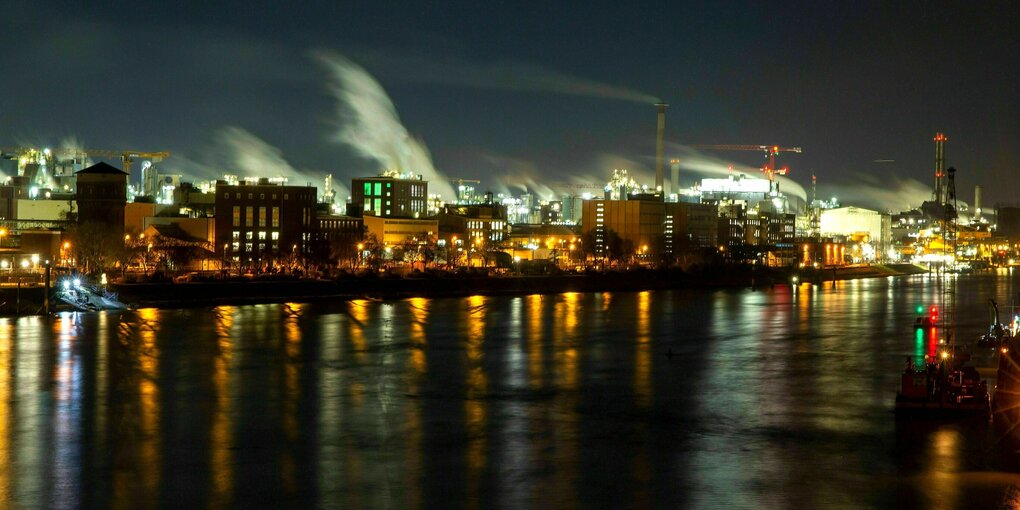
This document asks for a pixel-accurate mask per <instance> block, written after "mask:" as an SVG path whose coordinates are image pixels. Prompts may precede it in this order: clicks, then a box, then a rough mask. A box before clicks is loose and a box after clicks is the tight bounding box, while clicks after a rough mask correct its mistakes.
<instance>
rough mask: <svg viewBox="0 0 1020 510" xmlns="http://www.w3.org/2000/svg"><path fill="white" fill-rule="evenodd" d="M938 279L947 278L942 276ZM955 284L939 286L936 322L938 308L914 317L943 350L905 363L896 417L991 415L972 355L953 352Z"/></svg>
mask: <svg viewBox="0 0 1020 510" xmlns="http://www.w3.org/2000/svg"><path fill="white" fill-rule="evenodd" d="M955 173H956V170H955V169H954V168H949V169H948V170H947V174H948V176H947V177H948V184H947V192H946V196H947V202H946V203H945V204H943V205H944V210H945V218H944V221H943V222H942V226H943V228H942V234H943V237H942V242H943V245H944V246H946V248H947V254H952V253H955V251H956V246H955V242H953V244H952V246H950V243H949V242H947V241H955V240H956V192H955V189H956V185H955ZM950 201H951V202H950ZM941 274H942V275H945V271H943V272H942V273H941ZM954 282H955V278H954V279H948V280H945V279H943V280H941V281H940V282H939V288H940V289H941V291H940V292H941V294H942V297H941V304H942V305H945V311H946V314H944V315H941V316H940V314H939V307H937V306H932V307H930V308H929V309H928V314H927V315H926V316H924V317H923V318H922V317H918V319H917V320H916V321H915V323H914V324H915V327H918V328H922V327H927V328H935V329H932V331H933V332H937V331H940V330H941V331H942V332H943V334H945V335H946V336H945V338H943V339H942V340H941V341H940V345H941V348H940V349H939V350H938V352H937V354H936V355H935V356H933V357H929V356H925V359H924V362H923V363H922V364H921V365H920V366H917V365H915V363H914V358H912V357H909V356H908V357H907V366H906V367H905V369H904V370H903V373H902V374H901V376H900V389H899V391H897V392H896V408H895V411H896V414H897V415H920V416H923V417H933V418H956V417H966V416H989V415H990V414H991V408H992V406H991V395H990V393H989V391H988V383H987V382H986V381H983V380H981V375H980V374H979V373H978V371H977V369H976V368H975V367H973V366H969V365H967V362H968V361H970V354H968V353H966V352H961V350H958V349H957V345H956V341H955V335H954V332H955V330H956V317H955V315H956V288H955V286H954V285H953V283H954ZM923 312H924V309H923V308H921V307H919V308H918V314H921V313H923ZM996 322H997V321H996Z"/></svg>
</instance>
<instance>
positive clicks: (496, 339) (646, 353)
mask: <svg viewBox="0 0 1020 510" xmlns="http://www.w3.org/2000/svg"><path fill="white" fill-rule="evenodd" d="M1014 276H1016V277H1014ZM940 289H941V286H940V285H939V282H938V280H935V279H933V278H931V277H930V276H927V275H921V276H912V277H895V278H893V277H891V278H880V279H870V280H853V281H843V282H836V283H835V284H832V283H827V284H825V285H824V286H812V285H810V284H802V285H799V286H796V287H791V286H789V285H777V286H775V287H773V288H767V289H758V290H756V291H755V290H750V289H745V290H721V291H706V290H680V291H655V292H617V293H592V294H580V293H566V294H553V295H527V296H517V297H505V296H504V297H483V296H473V297H468V298H462V299H423V298H420V299H406V300H399V301H350V302H340V303H319V304H304V305H303V304H295V303H290V304H283V305H280V304H273V305H252V306H241V307H228V306H223V307H216V308H197V309H141V310H136V311H127V312H100V313H87V314H76V313H64V314H60V315H58V316H56V317H55V318H53V319H51V320H47V319H45V318H42V317H23V318H18V319H14V318H9V319H0V377H2V381H0V500H2V501H4V502H6V505H8V506H19V507H26V508H27V507H49V508H74V507H87V508H96V507H115V508H139V507H143V508H144V507H155V506H174V507H186V508H200V507H213V508H221V507H246V508H248V507H304V508H312V507H321V508H338V507H348V508H425V507H428V508H462V507H463V508H522V507H541V508H647V507H657V508H662V507H669V508H757V507H767V508H859V507H883V508H893V507H896V508H927V509H930V508H975V507H992V508H995V507H1006V508H1012V507H1013V506H1014V505H1018V504H1020V474H1017V473H1016V472H1017V471H1020V469H1018V465H1020V463H1018V461H1017V457H1018V455H1017V453H1016V452H1015V451H1014V449H1012V448H1008V447H1006V446H1005V441H1004V440H1003V436H1004V433H1003V432H1001V431H997V430H996V428H995V427H994V426H993V425H992V424H990V423H989V422H988V420H981V419H977V420H974V419H971V420H965V421H952V422H941V421H919V420H904V419H897V418H896V417H895V416H894V415H893V413H892V409H893V402H894V399H895V391H896V389H897V385H898V384H899V376H900V371H901V370H902V368H903V366H904V361H905V357H906V356H923V355H924V354H926V353H929V352H934V350H935V349H937V348H938V346H937V344H935V343H933V340H932V339H931V338H929V337H928V336H927V335H926V334H925V333H923V332H915V330H914V329H913V319H914V314H915V308H916V307H917V306H919V305H922V306H927V305H929V304H931V303H937V302H942V303H943V304H942V306H943V313H944V314H947V313H950V312H951V311H952V308H951V306H950V305H951V303H950V301H949V300H943V299H942V298H941V297H940V296H941V292H940ZM1017 291H1020V274H1017V275H1014V274H1013V273H1010V272H1006V271H999V272H993V273H984V274H977V275H966V276H961V277H959V279H958V280H957V281H956V296H957V297H956V308H955V310H956V316H957V320H956V324H957V332H958V333H957V335H958V338H959V340H960V343H961V344H966V345H973V344H974V341H975V340H976V339H977V337H978V336H979V335H980V334H981V333H982V332H984V331H985V330H986V329H987V326H988V320H989V318H988V317H989V314H988V305H987V300H988V298H992V297H994V298H996V299H997V300H998V301H999V303H1000V306H1001V307H1002V309H1003V311H1004V312H1006V311H1007V310H1008V308H1009V306H1010V303H1011V301H1012V300H1011V296H1013V295H1015V294H1016V292H1017ZM1004 319H1005V317H1004ZM974 362H975V364H977V365H979V366H980V367H981V371H982V374H983V375H985V376H987V377H988V378H990V379H994V376H995V371H994V368H993V367H994V366H995V363H996V360H995V357H994V354H993V353H992V352H991V351H978V352H976V353H975V357H974ZM992 383H994V381H992Z"/></svg>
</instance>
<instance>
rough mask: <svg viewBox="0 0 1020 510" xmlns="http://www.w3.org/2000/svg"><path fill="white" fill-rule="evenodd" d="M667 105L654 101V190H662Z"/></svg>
mask: <svg viewBox="0 0 1020 510" xmlns="http://www.w3.org/2000/svg"><path fill="white" fill-rule="evenodd" d="M668 106H669V105H668V104H666V103H655V109H656V110H657V111H658V119H657V122H656V132H655V190H656V191H660V192H661V191H662V190H663V188H662V185H663V182H662V181H663V180H665V179H663V175H662V166H663V165H662V146H663V138H664V137H665V136H666V108H667V107H668Z"/></svg>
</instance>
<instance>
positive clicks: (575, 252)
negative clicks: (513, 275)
mask: <svg viewBox="0 0 1020 510" xmlns="http://www.w3.org/2000/svg"><path fill="white" fill-rule="evenodd" d="M580 244H581V237H580V235H578V233H577V231H576V230H575V227H572V226H568V225H514V226H513V227H512V228H511V230H510V242H509V249H508V251H509V253H510V255H511V256H512V257H513V259H514V260H515V261H521V260H546V259H550V260H557V261H569V260H574V259H576V258H578V257H581V246H580Z"/></svg>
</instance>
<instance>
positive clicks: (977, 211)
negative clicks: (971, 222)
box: [974, 185, 981, 220]
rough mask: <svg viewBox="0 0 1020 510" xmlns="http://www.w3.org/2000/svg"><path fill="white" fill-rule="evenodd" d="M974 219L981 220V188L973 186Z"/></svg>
mask: <svg viewBox="0 0 1020 510" xmlns="http://www.w3.org/2000/svg"><path fill="white" fill-rule="evenodd" d="M974 219H975V220H978V219H981V186H980V185H978V186H974Z"/></svg>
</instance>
